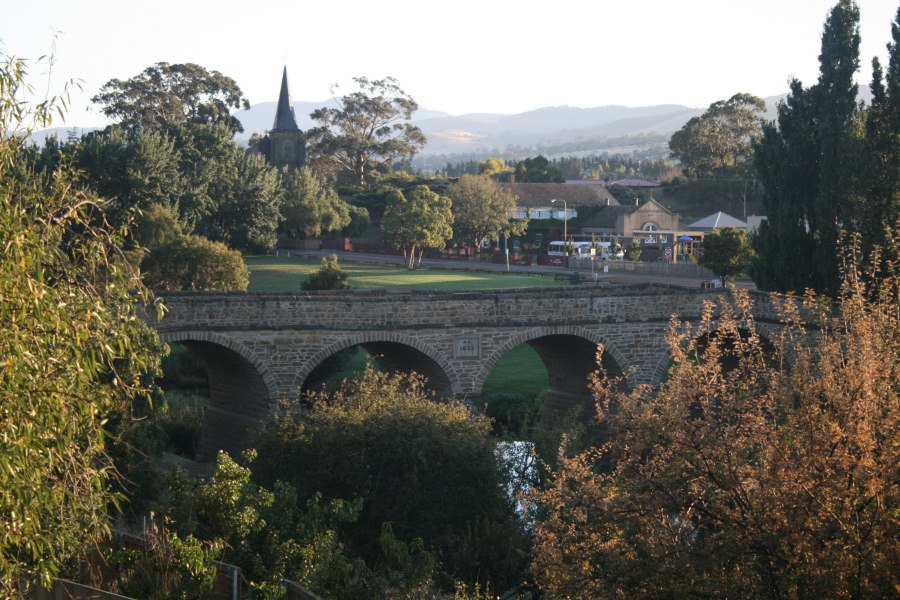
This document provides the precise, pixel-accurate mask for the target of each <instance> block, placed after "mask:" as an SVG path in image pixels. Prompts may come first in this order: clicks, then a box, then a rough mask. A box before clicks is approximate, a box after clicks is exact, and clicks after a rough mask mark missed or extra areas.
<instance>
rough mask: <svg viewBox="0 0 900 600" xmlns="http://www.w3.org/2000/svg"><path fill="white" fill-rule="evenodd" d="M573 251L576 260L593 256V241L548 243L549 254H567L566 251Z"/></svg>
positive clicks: (572, 255)
mask: <svg viewBox="0 0 900 600" xmlns="http://www.w3.org/2000/svg"><path fill="white" fill-rule="evenodd" d="M567 250H569V251H570V252H571V257H572V258H573V259H575V260H583V259H590V258H591V242H550V243H549V244H547V254H549V255H551V256H565V255H566V251H567Z"/></svg>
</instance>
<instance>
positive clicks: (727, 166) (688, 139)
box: [669, 94, 766, 177]
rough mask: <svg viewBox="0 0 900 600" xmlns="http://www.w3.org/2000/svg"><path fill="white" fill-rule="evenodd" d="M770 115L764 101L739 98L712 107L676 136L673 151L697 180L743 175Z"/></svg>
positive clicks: (748, 96) (687, 171) (737, 96)
mask: <svg viewBox="0 0 900 600" xmlns="http://www.w3.org/2000/svg"><path fill="white" fill-rule="evenodd" d="M765 111H766V103H765V102H764V101H763V99H762V98H757V97H756V96H752V95H750V94H735V95H734V96H732V97H731V98H729V99H728V100H719V101H718V102H713V103H712V104H710V105H709V108H707V109H706V112H704V113H703V114H702V115H701V116H699V117H694V118H692V119H691V120H690V121H688V122H687V123H686V124H685V125H684V127H682V128H681V129H680V130H679V131H676V132H675V133H674V134H672V139H671V140H670V141H669V149H670V150H671V151H672V156H673V157H674V158H677V159H678V160H679V162H680V163H681V166H682V168H683V169H684V172H685V174H687V175H690V176H693V177H722V176H726V175H730V176H734V175H741V174H744V173H745V172H746V170H747V169H748V167H749V163H750V160H751V158H752V154H753V143H754V142H756V140H758V139H759V136H760V131H761V128H762V124H763V119H762V117H761V115H762V113H764V112H765Z"/></svg>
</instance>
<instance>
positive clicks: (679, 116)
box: [33, 86, 872, 168]
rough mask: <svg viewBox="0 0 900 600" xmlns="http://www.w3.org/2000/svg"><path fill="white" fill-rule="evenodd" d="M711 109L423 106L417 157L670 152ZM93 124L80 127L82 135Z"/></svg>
mask: <svg viewBox="0 0 900 600" xmlns="http://www.w3.org/2000/svg"><path fill="white" fill-rule="evenodd" d="M785 97H786V94H782V95H780V96H772V97H769V98H765V100H766V106H767V108H768V110H767V112H766V115H765V118H766V119H768V120H772V119H774V118H775V116H776V106H777V104H778V102H780V101H781V100H783V99H784V98H785ZM871 97H872V95H871V91H870V90H869V87H868V86H860V99H861V100H863V101H865V102H866V103H869V102H871ZM335 105H336V104H335V101H334V100H326V101H320V102H295V103H294V113H295V114H296V115H297V122H298V124H299V125H300V128H301V129H303V130H306V129H310V128H311V127H313V126H314V123H313V122H312V120H311V119H310V118H309V114H310V113H311V112H313V111H314V110H316V109H317V108H321V107H323V106H335ZM275 106H276V103H275V102H262V103H259V104H254V105H253V106H251V107H250V108H249V109H248V110H242V111H238V112H237V113H235V116H236V117H237V118H238V119H240V121H241V123H242V124H243V125H244V132H243V133H242V134H238V136H237V140H238V141H240V142H244V143H246V142H247V140H249V139H250V136H251V135H252V134H254V133H264V132H265V131H266V130H267V129H269V128H270V127H271V126H272V122H273V120H274V118H275ZM704 110H705V107H704V108H690V107H687V106H682V105H679V104H660V105H657V106H639V107H628V106H600V107H594V108H578V107H574V106H550V107H545V108H539V109H536V110H531V111H528V112H523V113H519V114H512V115H506V114H492V113H471V114H466V115H459V116H453V115H450V114H448V113H446V112H442V111H436V110H428V109H424V108H421V109H419V110H418V111H417V113H416V115H415V117H414V118H413V122H414V123H415V124H416V125H418V126H419V127H420V128H421V129H422V131H423V132H424V133H425V135H426V137H427V138H428V144H427V145H426V146H425V148H424V149H423V150H422V152H421V153H420V154H419V155H418V156H417V157H416V161H415V162H416V164H417V165H418V166H420V167H425V168H435V166H443V165H444V164H446V162H447V161H456V160H468V159H469V158H481V159H483V158H485V157H487V156H490V155H496V156H503V157H505V158H522V157H525V156H530V155H534V154H537V153H543V154H545V155H547V156H550V157H553V156H558V155H562V154H590V153H598V154H602V153H604V152H605V153H610V154H622V153H627V154H636V155H637V154H640V153H641V152H651V153H652V154H657V155H660V156H662V155H665V154H666V153H667V151H668V150H667V142H668V138H669V136H671V135H672V133H673V132H675V131H677V130H678V129H680V128H681V127H682V126H683V125H684V124H685V123H686V122H687V121H688V120H689V119H690V118H691V117H695V116H699V115H701V114H703V111H704ZM70 130H71V128H66V127H59V128H51V129H47V130H44V131H41V132H38V133H36V134H34V136H33V139H34V140H35V142H37V143H43V140H44V138H46V137H47V136H48V135H57V136H59V137H62V138H65V137H66V136H67V135H68V132H69V131H70ZM86 131H90V129H83V130H76V132H77V133H81V132H86Z"/></svg>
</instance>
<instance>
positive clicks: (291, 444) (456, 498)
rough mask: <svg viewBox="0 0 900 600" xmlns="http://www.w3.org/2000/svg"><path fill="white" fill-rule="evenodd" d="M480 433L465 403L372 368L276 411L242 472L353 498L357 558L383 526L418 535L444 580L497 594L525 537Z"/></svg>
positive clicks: (483, 430)
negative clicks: (487, 587)
mask: <svg viewBox="0 0 900 600" xmlns="http://www.w3.org/2000/svg"><path fill="white" fill-rule="evenodd" d="M489 433H490V423H489V421H488V420H487V419H486V418H484V417H480V416H477V415H475V414H473V413H472V412H471V411H470V410H469V409H468V408H467V407H465V406H464V405H462V404H458V403H455V402H447V403H445V402H437V401H435V400H434V399H432V398H430V397H428V395H427V394H426V393H425V389H424V381H423V380H422V379H421V378H420V377H418V376H405V375H396V376H391V375H388V374H376V373H373V372H371V371H370V372H367V373H366V375H365V376H364V377H363V378H362V379H361V380H359V381H357V382H353V383H350V382H348V383H347V384H345V386H344V387H342V388H341V389H340V390H339V391H338V392H336V393H335V394H333V395H332V396H331V397H328V396H324V395H318V396H315V397H314V398H313V403H312V405H311V406H308V407H294V408H291V407H285V410H284V411H282V413H281V414H279V415H278V416H276V417H275V419H274V421H273V422H272V423H271V424H270V425H269V426H268V427H267V429H266V431H265V432H264V433H263V434H262V435H261V436H260V437H259V438H258V440H257V448H258V450H259V457H258V458H257V459H256V461H254V463H253V465H252V468H253V471H254V474H256V475H258V476H259V477H260V479H261V481H262V482H263V483H264V484H266V485H270V484H271V483H272V482H274V481H275V480H277V479H283V480H285V481H287V482H288V483H290V484H291V485H293V486H295V487H296V488H297V490H298V492H299V493H300V495H301V497H310V496H311V495H313V494H314V493H316V492H321V493H322V494H323V496H324V497H325V498H343V499H348V500H352V499H359V500H361V502H362V510H361V512H360V515H359V518H358V520H357V521H356V522H355V523H354V524H353V525H352V526H348V527H346V528H343V529H342V533H343V535H344V539H345V540H346V541H347V545H348V548H349V549H350V550H352V551H353V552H355V553H357V554H358V555H359V556H362V557H363V558H365V560H366V562H367V563H373V562H374V561H376V560H377V556H378V554H379V553H380V550H379V548H378V547H377V544H376V543H375V541H376V540H377V539H378V537H379V535H380V533H381V531H382V527H383V524H384V523H391V524H392V526H393V531H394V532H395V534H396V536H397V537H398V538H399V539H403V540H411V539H413V538H417V537H421V538H422V540H423V542H424V548H425V549H426V550H428V551H431V552H434V553H435V554H436V555H437V558H438V560H439V563H440V569H441V571H442V572H443V574H444V575H443V577H442V579H443V580H444V581H445V583H446V582H450V581H453V580H454V579H460V580H463V581H467V582H470V583H471V582H475V581H482V582H485V581H491V582H493V589H495V590H502V589H508V588H510V587H513V586H515V585H516V584H517V583H518V582H519V577H520V576H521V572H520V570H519V569H520V568H521V562H520V561H521V556H520V555H519V552H520V551H521V549H522V548H523V547H524V542H523V539H522V536H523V533H522V531H521V529H520V526H519V524H518V521H517V519H516V517H515V515H514V513H513V508H512V505H511V502H510V500H509V499H508V498H507V497H506V495H505V493H504V491H503V488H502V487H501V484H502V481H503V476H502V474H501V473H500V471H499V469H498V465H497V462H496V460H495V457H494V444H493V442H492V440H491V439H490V437H489Z"/></svg>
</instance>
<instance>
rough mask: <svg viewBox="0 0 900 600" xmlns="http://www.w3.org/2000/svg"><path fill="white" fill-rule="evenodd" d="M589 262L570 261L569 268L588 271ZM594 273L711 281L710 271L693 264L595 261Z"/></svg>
mask: <svg viewBox="0 0 900 600" xmlns="http://www.w3.org/2000/svg"><path fill="white" fill-rule="evenodd" d="M591 262H592V261H589V260H571V261H569V267H570V268H572V269H574V270H577V271H590V270H591ZM593 263H594V267H593V268H594V272H595V273H604V272H609V273H631V274H635V275H664V276H669V277H690V278H693V279H712V278H714V277H715V275H714V274H713V272H712V271H710V270H709V269H707V268H706V267H704V266H703V265H695V264H693V263H676V264H673V263H670V262H640V261H632V260H595V261H593Z"/></svg>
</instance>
